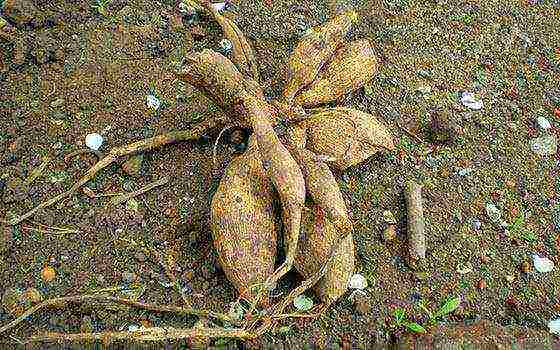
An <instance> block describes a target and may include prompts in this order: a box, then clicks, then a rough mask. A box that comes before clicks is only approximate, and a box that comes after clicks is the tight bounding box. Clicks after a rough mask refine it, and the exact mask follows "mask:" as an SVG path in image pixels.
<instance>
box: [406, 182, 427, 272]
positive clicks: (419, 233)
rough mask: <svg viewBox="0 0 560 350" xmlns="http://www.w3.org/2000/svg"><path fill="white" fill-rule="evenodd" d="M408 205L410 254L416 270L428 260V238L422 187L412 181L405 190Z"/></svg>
mask: <svg viewBox="0 0 560 350" xmlns="http://www.w3.org/2000/svg"><path fill="white" fill-rule="evenodd" d="M405 197H406V205H407V221H408V226H407V235H408V252H409V257H410V260H411V261H410V262H411V267H412V268H414V269H416V268H419V267H420V266H417V265H419V263H421V262H422V260H424V259H425V258H426V236H425V233H424V227H425V223H424V212H423V208H422V186H421V185H420V184H418V183H416V182H414V181H412V180H409V181H407V183H406V188H405Z"/></svg>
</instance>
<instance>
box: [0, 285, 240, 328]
mask: <svg viewBox="0 0 560 350" xmlns="http://www.w3.org/2000/svg"><path fill="white" fill-rule="evenodd" d="M92 302H106V303H114V304H121V305H126V306H130V307H134V308H138V309H143V310H149V311H154V312H170V313H175V314H179V315H194V316H199V317H211V318H215V319H217V320H221V321H225V322H231V319H230V318H229V316H227V315H225V314H222V313H218V312H213V311H205V310H196V309H193V308H190V307H177V306H167V305H154V304H147V303H142V302H138V301H134V300H130V299H124V298H117V297H111V296H105V295H89V294H88V295H78V296H72V297H61V298H54V299H49V300H45V301H43V302H42V303H40V304H37V305H35V306H33V307H32V308H30V309H29V310H27V311H26V312H24V313H23V314H22V315H21V316H19V317H18V318H16V319H15V320H13V321H11V322H9V323H8V324H6V325H4V326H2V327H0V334H2V333H4V332H6V331H9V330H10V329H12V328H14V327H16V326H17V325H18V324H20V323H21V322H23V321H24V320H26V319H28V318H29V317H30V316H31V315H33V314H34V313H36V312H38V311H40V310H42V309H47V308H51V307H53V308H63V307H65V306H68V305H70V304H84V303H92Z"/></svg>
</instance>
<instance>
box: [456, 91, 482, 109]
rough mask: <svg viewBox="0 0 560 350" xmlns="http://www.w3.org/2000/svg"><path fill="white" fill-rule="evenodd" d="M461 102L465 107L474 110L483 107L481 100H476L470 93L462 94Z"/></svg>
mask: <svg viewBox="0 0 560 350" xmlns="http://www.w3.org/2000/svg"><path fill="white" fill-rule="evenodd" d="M461 102H462V103H463V105H464V106H465V107H468V108H470V109H474V110H480V109H482V107H483V103H482V100H477V99H476V98H475V97H474V94H473V93H472V92H466V91H465V92H463V95H462V97H461Z"/></svg>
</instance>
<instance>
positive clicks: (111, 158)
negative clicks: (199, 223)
mask: <svg viewBox="0 0 560 350" xmlns="http://www.w3.org/2000/svg"><path fill="white" fill-rule="evenodd" d="M217 123H218V122H217V121H215V120H213V119H211V120H205V121H203V122H202V123H200V124H197V125H196V126H195V127H194V128H193V129H191V130H179V131H173V132H169V133H167V134H163V135H158V136H155V137H150V138H147V139H144V140H140V141H137V142H134V143H131V144H129V145H126V146H122V147H116V148H113V149H112V150H111V151H110V152H109V154H108V155H107V156H105V157H104V158H102V159H101V160H100V161H98V162H97V163H96V164H95V165H94V166H93V167H91V168H90V169H89V170H88V171H87V173H86V174H85V175H84V176H82V178H81V179H80V180H78V182H76V183H75V184H74V185H72V187H70V189H68V190H67V191H65V192H63V193H60V194H59V195H57V196H55V197H53V198H51V199H49V200H46V201H44V202H42V203H40V204H39V205H38V206H36V207H35V208H33V209H31V210H30V211H28V212H27V213H25V214H23V215H22V216H20V217H17V218H14V219H12V220H10V221H8V224H9V225H17V224H19V223H20V222H22V221H24V220H26V219H28V218H29V217H31V216H33V215H34V214H35V213H36V212H37V211H39V210H41V209H44V208H47V207H50V206H51V205H53V204H55V203H57V202H59V201H60V200H62V199H64V198H66V197H69V196H71V195H72V194H73V193H75V192H76V191H77V190H78V189H79V188H80V187H82V186H83V185H85V184H86V183H87V182H88V181H89V180H91V179H92V178H93V177H94V176H95V174H97V173H98V172H99V171H100V170H102V169H105V168H106V167H108V166H109V165H111V164H113V162H115V161H116V160H117V159H119V158H120V157H123V156H129V155H133V154H136V153H140V152H144V151H147V150H150V149H153V148H156V147H161V146H163V145H167V144H170V143H175V142H180V141H187V140H195V139H198V138H200V137H201V136H202V135H203V134H204V133H205V132H206V130H208V129H209V128H212V127H215V126H216V125H217Z"/></svg>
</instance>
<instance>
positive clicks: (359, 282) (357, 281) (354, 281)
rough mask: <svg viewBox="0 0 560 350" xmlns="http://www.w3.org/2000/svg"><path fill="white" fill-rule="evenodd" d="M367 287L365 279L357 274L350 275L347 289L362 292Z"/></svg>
mask: <svg viewBox="0 0 560 350" xmlns="http://www.w3.org/2000/svg"><path fill="white" fill-rule="evenodd" d="M367 286H368V284H367V280H366V278H365V277H364V276H362V275H361V274H359V273H356V274H354V275H352V277H350V279H349V280H348V288H350V289H359V290H363V289H366V288H367Z"/></svg>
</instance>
